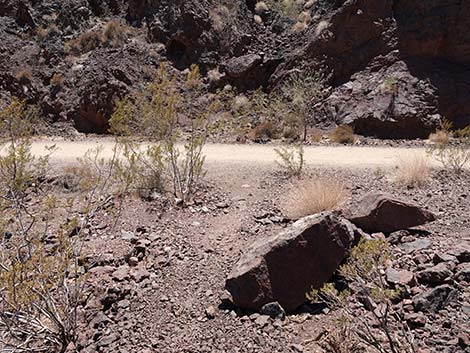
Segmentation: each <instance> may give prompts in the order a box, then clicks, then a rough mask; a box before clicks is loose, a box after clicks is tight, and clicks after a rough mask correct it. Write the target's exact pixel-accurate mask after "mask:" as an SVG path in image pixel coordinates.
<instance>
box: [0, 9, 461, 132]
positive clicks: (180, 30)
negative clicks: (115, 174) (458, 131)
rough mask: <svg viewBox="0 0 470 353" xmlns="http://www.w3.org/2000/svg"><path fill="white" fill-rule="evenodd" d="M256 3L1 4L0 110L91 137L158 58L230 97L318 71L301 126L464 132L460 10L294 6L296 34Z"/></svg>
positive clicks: (287, 22) (283, 20)
mask: <svg viewBox="0 0 470 353" xmlns="http://www.w3.org/2000/svg"><path fill="white" fill-rule="evenodd" d="M272 1H276V0H272ZM256 3H257V2H256V1H255V0H237V1H231V2H226V3H225V2H224V1H223V0H171V1H170V0H107V1H96V0H88V1H86V0H66V1H58V0H43V1H40V0H29V1H26V0H0V100H3V101H5V100H7V99H8V97H11V96H13V95H14V96H19V97H21V98H25V99H27V101H28V102H30V103H33V104H38V105H39V106H40V108H41V110H42V112H43V114H44V115H45V116H46V117H47V118H48V119H49V120H50V121H53V122H58V121H59V122H60V121H64V122H71V123H73V124H74V126H75V128H76V129H78V130H79V131H83V132H98V133H103V132H106V128H107V120H108V118H109V116H110V114H111V113H112V111H113V106H114V100H115V99H116V98H120V97H123V96H124V95H125V94H127V93H128V92H130V91H131V90H133V89H135V88H139V87H141V86H142V85H143V84H145V82H148V81H149V80H150V79H151V78H152V76H153V72H154V70H155V69H156V68H157V67H158V65H159V64H160V63H161V62H169V63H170V64H171V65H172V66H173V67H174V70H175V72H177V71H180V70H184V69H185V68H187V67H188V66H189V65H190V64H192V63H198V64H199V65H200V67H201V69H202V72H203V73H204V74H206V73H207V72H208V71H209V70H211V69H215V68H218V69H219V71H220V73H221V75H222V76H223V79H222V84H225V83H230V84H232V85H234V86H236V87H238V89H239V90H240V91H242V92H243V91H245V90H252V89H255V88H257V87H260V86H262V87H264V88H265V89H267V90H270V89H272V88H274V87H275V86H276V85H277V84H278V82H281V81H282V79H283V78H285V77H287V76H288V75H289V74H290V73H291V72H292V71H293V70H299V69H300V70H316V69H320V68H321V69H323V70H327V71H328V72H331V79H330V82H329V83H330V84H331V86H332V89H331V90H330V95H329V96H328V97H327V98H326V99H324V100H323V101H322V102H321V103H320V104H317V105H316V106H315V111H316V113H315V115H314V119H313V122H314V124H333V123H335V124H342V123H346V124H350V125H352V126H353V127H354V129H355V131H356V132H358V133H360V134H364V135H369V136H378V137H384V138H389V137H392V138H415V137H425V136H426V135H427V134H428V133H429V132H430V131H432V130H433V129H434V128H435V127H436V126H437V125H438V124H439V122H440V121H441V120H442V119H443V118H444V117H445V118H447V119H450V120H452V121H453V122H454V123H455V125H457V126H465V125H468V124H469V123H470V99H469V97H470V20H469V19H470V3H469V2H468V1H459V0H432V1H425V2H422V1H419V2H418V1H406V0H383V1H372V0H347V1H340V0H336V1H333V0H317V1H308V2H307V1H306V2H305V4H304V5H303V8H302V9H301V10H302V11H303V12H302V14H301V15H302V16H304V17H308V21H305V23H304V24H303V25H304V26H303V27H301V28H300V30H296V31H292V26H293V25H295V20H292V18H287V17H285V16H284V17H283V16H280V15H279V12H276V11H274V10H273V9H270V8H268V9H267V10H265V11H260V8H259V6H256ZM268 4H269V2H268ZM110 23H111V25H110Z"/></svg>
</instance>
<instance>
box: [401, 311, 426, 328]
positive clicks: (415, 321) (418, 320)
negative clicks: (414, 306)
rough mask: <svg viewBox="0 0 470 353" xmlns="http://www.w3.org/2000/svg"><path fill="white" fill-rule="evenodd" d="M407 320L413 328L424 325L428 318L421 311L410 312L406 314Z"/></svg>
mask: <svg viewBox="0 0 470 353" xmlns="http://www.w3.org/2000/svg"><path fill="white" fill-rule="evenodd" d="M405 320H406V322H407V323H408V325H409V326H410V327H411V328H417V327H424V326H426V322H427V321H428V319H427V318H426V316H425V315H424V314H421V313H410V314H406V315H405Z"/></svg>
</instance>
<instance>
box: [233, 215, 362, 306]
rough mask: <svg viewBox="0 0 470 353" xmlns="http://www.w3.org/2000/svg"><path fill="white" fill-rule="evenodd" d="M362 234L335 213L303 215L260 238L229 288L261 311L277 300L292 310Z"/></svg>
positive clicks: (241, 302) (239, 302) (237, 298)
mask: <svg viewBox="0 0 470 353" xmlns="http://www.w3.org/2000/svg"><path fill="white" fill-rule="evenodd" d="M358 235H359V232H358V230H357V228H356V227H355V226H354V225H353V224H352V223H350V222H349V221H348V220H346V219H344V218H342V217H340V216H338V215H336V214H334V213H332V212H323V213H319V214H316V215H313V216H308V217H305V218H302V219H300V220H299V221H297V222H296V223H294V224H293V225H292V226H291V227H290V228H288V229H287V230H285V231H283V232H281V233H280V234H278V235H276V236H273V237H270V238H266V239H259V240H258V241H256V242H255V243H254V244H253V245H252V246H251V247H250V250H249V251H248V252H247V253H245V254H244V255H243V256H242V257H241V259H240V260H239V262H238V263H237V264H236V266H235V268H234V269H233V271H232V273H231V274H230V275H229V276H228V278H227V281H226V289H227V290H228V291H229V292H230V293H231V295H232V300H233V303H234V304H235V305H237V306H239V307H243V308H246V309H253V310H259V309H261V308H262V307H263V306H264V305H265V304H267V303H271V302H276V301H277V302H278V303H279V304H280V305H281V306H282V307H283V308H284V309H286V311H288V312H292V311H293V310H295V309H296V308H297V307H298V306H299V305H301V304H303V303H304V302H305V301H306V297H305V294H306V293H307V292H308V291H309V290H311V289H312V288H316V289H318V288H321V287H322V286H323V284H324V283H325V282H326V281H328V280H329V279H330V278H331V276H332V275H333V273H334V272H335V271H336V270H337V268H338V266H339V265H340V264H341V262H342V261H343V260H344V259H345V258H346V256H347V254H348V251H349V249H350V248H351V247H352V246H353V244H354V242H355V239H357V238H358Z"/></svg>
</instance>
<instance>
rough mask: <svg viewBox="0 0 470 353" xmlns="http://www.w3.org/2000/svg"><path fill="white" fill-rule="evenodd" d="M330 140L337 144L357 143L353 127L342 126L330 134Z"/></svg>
mask: <svg viewBox="0 0 470 353" xmlns="http://www.w3.org/2000/svg"><path fill="white" fill-rule="evenodd" d="M330 140H331V141H332V142H336V143H344V144H352V143H354V142H355V141H356V138H355V137H354V130H353V128H352V127H351V126H349V125H340V126H338V127H337V128H336V129H335V130H334V131H333V132H332V133H331V134H330Z"/></svg>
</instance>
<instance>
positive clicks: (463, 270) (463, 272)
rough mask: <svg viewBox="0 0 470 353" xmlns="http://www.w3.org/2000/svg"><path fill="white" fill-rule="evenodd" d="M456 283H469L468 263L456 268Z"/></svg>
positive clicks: (469, 268) (469, 265) (469, 271)
mask: <svg viewBox="0 0 470 353" xmlns="http://www.w3.org/2000/svg"><path fill="white" fill-rule="evenodd" d="M455 280H456V281H457V282H468V283H470V263H464V264H461V265H459V266H458V267H457V274H456V275H455Z"/></svg>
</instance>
